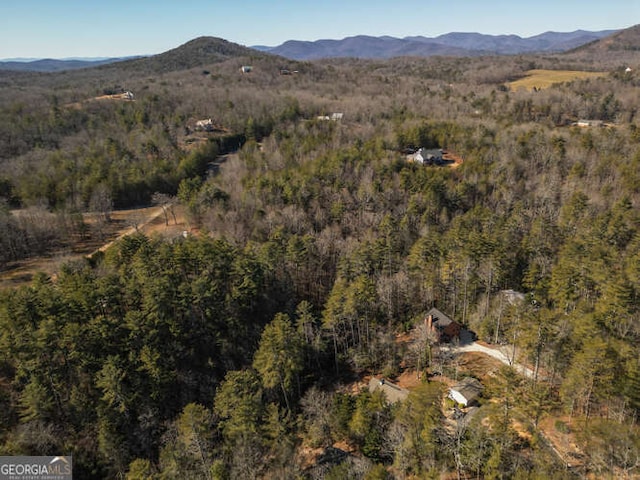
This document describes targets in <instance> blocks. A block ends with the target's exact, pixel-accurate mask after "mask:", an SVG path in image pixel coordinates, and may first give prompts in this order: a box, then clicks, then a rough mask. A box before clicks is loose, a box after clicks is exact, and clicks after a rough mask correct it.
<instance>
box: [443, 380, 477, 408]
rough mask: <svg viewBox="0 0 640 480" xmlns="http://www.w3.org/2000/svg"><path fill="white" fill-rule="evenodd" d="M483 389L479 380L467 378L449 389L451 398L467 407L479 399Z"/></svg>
mask: <svg viewBox="0 0 640 480" xmlns="http://www.w3.org/2000/svg"><path fill="white" fill-rule="evenodd" d="M482 389H483V386H482V384H481V383H480V382H479V381H478V380H476V379H475V378H471V377H465V378H463V379H462V380H460V381H459V382H458V383H456V384H455V385H454V386H453V387H451V388H450V389H449V398H450V399H451V400H453V401H455V402H456V403H459V404H460V405H464V406H465V407H466V406H468V405H469V404H470V403H473V402H474V401H475V399H476V398H478V396H479V395H480V393H481V392H482Z"/></svg>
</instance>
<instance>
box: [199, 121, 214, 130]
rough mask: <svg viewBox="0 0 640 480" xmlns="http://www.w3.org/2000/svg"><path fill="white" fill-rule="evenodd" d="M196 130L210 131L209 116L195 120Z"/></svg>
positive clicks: (210, 122) (211, 125) (211, 123)
mask: <svg viewBox="0 0 640 480" xmlns="http://www.w3.org/2000/svg"><path fill="white" fill-rule="evenodd" d="M196 130H201V131H202V130H203V131H205V132H211V131H212V130H213V120H211V119H210V118H206V119H204V120H198V121H197V122H196Z"/></svg>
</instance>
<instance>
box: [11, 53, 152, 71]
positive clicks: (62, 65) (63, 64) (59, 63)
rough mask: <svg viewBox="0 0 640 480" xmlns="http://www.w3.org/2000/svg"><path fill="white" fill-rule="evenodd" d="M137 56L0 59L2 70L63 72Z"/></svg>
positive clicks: (122, 60)
mask: <svg viewBox="0 0 640 480" xmlns="http://www.w3.org/2000/svg"><path fill="white" fill-rule="evenodd" d="M136 58H140V56H134V57H116V58H96V59H90V58H87V59H73V58H69V59H55V58H43V59H35V60H34V59H12V60H5V61H0V70H13V71H18V72H61V71H63V70H77V69H78V68H90V67H97V66H100V65H108V64H110V63H116V62H124V61H126V60H131V59H136Z"/></svg>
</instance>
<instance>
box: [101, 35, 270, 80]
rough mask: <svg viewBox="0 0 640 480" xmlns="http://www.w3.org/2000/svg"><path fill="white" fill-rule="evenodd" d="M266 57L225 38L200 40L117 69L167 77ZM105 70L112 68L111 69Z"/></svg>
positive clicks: (131, 62) (121, 64) (121, 65)
mask: <svg viewBox="0 0 640 480" xmlns="http://www.w3.org/2000/svg"><path fill="white" fill-rule="evenodd" d="M265 56H267V54H266V53H261V52H258V51H256V50H254V49H251V48H247V47H243V46H242V45H238V44H236V43H232V42H229V41H227V40H224V39H222V38H216V37H198V38H196V39H194V40H191V41H189V42H187V43H185V44H184V45H181V46H179V47H177V48H174V49H172V50H168V51H166V52H164V53H161V54H158V55H154V56H152V57H148V58H141V59H137V60H132V61H129V62H124V63H119V64H118V68H127V69H141V70H147V71H152V72H155V73H165V72H171V71H178V70H188V69H190V68H195V67H200V66H204V65H211V64H213V63H220V62H224V61H226V60H229V59H231V58H236V57H252V58H256V57H265ZM105 68H109V66H107V67H105Z"/></svg>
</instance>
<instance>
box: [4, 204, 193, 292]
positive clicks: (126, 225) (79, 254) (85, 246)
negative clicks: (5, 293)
mask: <svg viewBox="0 0 640 480" xmlns="http://www.w3.org/2000/svg"><path fill="white" fill-rule="evenodd" d="M175 212H176V221H174V220H173V217H172V216H171V215H170V218H169V224H168V225H167V224H166V223H165V218H164V215H163V211H162V207H147V208H137V209H130V210H116V211H113V212H111V221H110V222H109V223H108V224H107V225H105V226H104V232H103V239H99V238H98V237H97V236H96V235H94V236H93V237H92V238H89V239H80V238H78V239H76V240H75V241H74V242H73V243H72V244H71V245H70V246H69V247H67V248H65V249H62V250H60V251H56V252H51V253H50V254H49V255H47V256H43V257H31V258H27V259H23V260H19V261H16V262H12V263H11V264H10V265H9V267H8V268H7V269H5V270H3V271H0V289H2V288H5V287H16V286H20V285H26V284H28V283H30V282H31V280H32V279H33V277H34V275H35V274H36V273H37V272H43V273H45V274H47V275H49V276H55V274H56V272H57V271H59V270H60V268H61V267H62V265H63V264H64V263H66V262H70V261H74V260H79V259H81V258H84V257H87V256H90V255H92V254H93V253H95V252H96V251H104V250H106V249H107V248H108V247H109V246H111V245H112V244H113V242H114V241H116V240H118V239H120V238H122V237H124V236H126V235H131V234H133V233H135V231H136V226H137V230H138V231H140V232H143V233H144V234H145V235H159V236H164V237H168V238H174V237H176V236H179V235H181V234H182V232H183V231H185V230H188V231H192V229H191V228H190V226H189V225H188V222H187V221H186V219H185V217H184V212H183V210H182V208H181V207H176V209H175ZM92 217H93V215H92V214H85V215H84V218H85V222H86V223H88V224H91V223H92V221H93V219H92Z"/></svg>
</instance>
